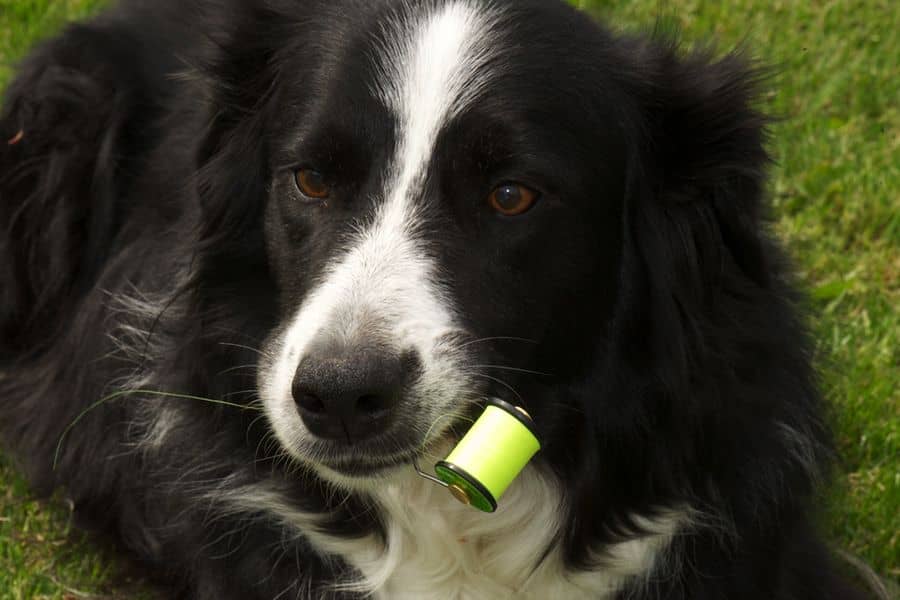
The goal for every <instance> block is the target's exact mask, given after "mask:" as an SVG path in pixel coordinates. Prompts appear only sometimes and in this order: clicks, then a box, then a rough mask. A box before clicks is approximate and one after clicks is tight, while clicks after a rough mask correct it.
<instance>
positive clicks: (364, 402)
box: [356, 394, 391, 417]
mask: <svg viewBox="0 0 900 600" xmlns="http://www.w3.org/2000/svg"><path fill="white" fill-rule="evenodd" d="M390 405H391V403H390V402H389V401H388V399H386V398H383V397H381V396H378V395H375V394H366V395H365V396H360V398H359V400H357V401H356V410H357V411H358V412H359V413H361V414H363V415H365V416H368V417H377V416H379V415H381V414H382V413H384V412H385V411H387V410H388V409H389V408H390Z"/></svg>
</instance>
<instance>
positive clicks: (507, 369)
mask: <svg viewBox="0 0 900 600" xmlns="http://www.w3.org/2000/svg"><path fill="white" fill-rule="evenodd" d="M472 367H473V368H475V369H498V370H501V371H515V372H516V373H526V374H528V375H541V376H543V377H553V376H554V375H553V374H552V373H544V372H542V371H532V370H530V369H520V368H518V367H506V366H503V365H472Z"/></svg>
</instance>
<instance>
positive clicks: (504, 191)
mask: <svg viewBox="0 0 900 600" xmlns="http://www.w3.org/2000/svg"><path fill="white" fill-rule="evenodd" d="M538 196H539V194H538V192H536V191H534V190H533V189H531V188H529V187H525V186H524V185H522V184H520V183H504V184H503V185H501V186H499V187H497V188H494V191H493V192H491V195H490V196H489V197H488V200H490V203H491V207H492V208H493V209H494V210H496V211H497V212H498V213H500V214H501V215H504V216H507V217H515V216H516V215H521V214H523V213H525V212H527V211H528V210H529V209H530V208H531V207H532V206H534V203H535V202H537V199H538Z"/></svg>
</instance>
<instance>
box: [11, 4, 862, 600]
mask: <svg viewBox="0 0 900 600" xmlns="http://www.w3.org/2000/svg"><path fill="white" fill-rule="evenodd" d="M765 76H766V74H765V70H764V69H762V68H761V67H759V66H758V65H757V64H756V63H755V62H754V61H753V60H751V59H749V58H747V57H746V55H745V54H744V53H742V52H740V51H737V52H733V53H731V54H727V55H724V56H717V55H715V54H714V53H712V52H711V51H708V50H695V51H682V50H680V49H679V47H678V44H677V43H676V42H675V41H674V40H673V39H671V37H667V36H664V35H656V36H654V35H640V34H623V33H616V32H613V31H612V30H610V29H608V28H605V27H604V26H602V25H600V24H597V23H595V22H594V21H593V20H592V19H591V18H589V17H588V16H586V15H585V14H583V13H581V12H578V11H576V10H575V9H574V8H572V7H570V6H568V5H566V4H564V3H562V2H555V1H550V0H516V1H515V2H501V1H499V0H496V1H495V0H328V1H327V2H325V1H322V0H307V1H304V2H300V1H297V0H177V1H176V0H155V1H154V2H153V3H148V2H141V1H139V0H130V1H124V2H121V3H120V4H119V5H117V6H116V7H114V8H111V9H108V10H107V11H106V12H104V13H102V14H101V15H100V16H98V17H96V18H95V19H94V20H91V21H88V22H85V23H81V24H75V25H72V26H70V27H68V29H66V30H65V31H64V32H63V33H61V34H60V35H58V36H57V37H55V38H53V39H51V40H49V41H47V42H45V43H44V44H43V45H41V46H40V47H39V48H37V49H36V50H35V51H34V52H33V53H32V54H31V55H30V56H29V57H28V58H27V59H26V60H25V61H24V62H23V63H22V65H21V66H20V69H19V73H18V76H17V78H16V79H15V80H14V81H13V82H12V84H11V85H10V87H9V88H8V90H7V92H6V99H5V103H4V109H3V112H2V117H0V133H2V137H0V226H2V229H0V231H2V232H3V233H2V235H3V237H2V239H0V244H2V252H0V283H2V292H0V365H2V373H3V377H2V379H0V398H2V400H0V414H2V425H0V430H2V437H3V440H4V444H5V447H6V448H7V449H8V451H9V452H10V453H12V455H14V456H15V457H17V460H18V464H19V465H20V466H21V469H22V470H23V472H25V473H26V474H27V475H28V477H29V478H30V481H31V482H32V484H33V486H34V489H35V490H36V491H37V492H39V493H49V492H50V491H51V490H54V489H56V488H59V487H62V488H64V489H65V491H66V493H67V494H68V495H69V497H70V498H71V499H72V501H73V503H74V506H75V507H76V514H77V515H78V517H79V519H80V520H81V521H82V522H83V523H84V524H85V526H86V527H89V528H91V529H93V530H94V531H98V532H105V533H107V534H110V535H112V536H113V537H114V538H115V539H116V540H118V543H119V544H120V547H121V548H123V549H124V550H125V551H127V553H128V555H129V556H131V557H133V558H134V559H135V560H136V561H138V563H139V564H140V565H142V566H143V568H145V569H146V570H147V572H148V573H151V574H152V575H153V576H154V577H155V578H156V579H157V580H158V581H159V582H160V585H164V586H166V588H165V589H168V590H169V593H170V594H172V595H173V596H174V597H183V598H198V599H217V600H220V599H225V598H241V599H247V598H260V599H273V598H282V599H283V598H316V599H318V598H369V597H370V598H387V599H404V598H410V599H412V598H416V599H419V598H436V599H443V598H465V599H476V600H479V599H493V598H505V597H525V598H541V599H545V598H565V599H580V598H592V599H603V600H613V599H616V600H626V599H627V600H644V599H658V598H665V599H670V600H676V599H690V600H712V599H728V600H741V599H754V600H759V599H777V600H787V599H792V600H800V599H809V600H813V599H814V600H829V599H831V600H838V599H840V600H844V599H849V598H857V597H858V595H857V592H855V591H854V590H853V589H852V588H851V586H850V585H848V584H847V583H845V582H844V581H843V580H842V578H841V577H840V576H839V575H838V574H837V572H836V570H835V568H834V565H833V564H832V563H831V559H830V558H829V554H828V551H827V549H826V546H825V545H824V544H823V542H822V541H821V540H820V539H819V538H818V536H817V534H816V532H815V530H814V527H813V525H812V521H813V518H812V516H811V515H813V514H814V510H813V502H812V498H813V495H814V492H815V490H816V489H817V484H818V482H819V481H820V480H821V479H823V478H825V477H826V476H827V474H828V465H829V461H830V460H831V454H832V451H831V444H830V441H829V432H828V428H827V426H826V424H825V422H824V418H823V414H824V408H823V401H822V398H821V395H820V393H819V391H817V388H816V377H815V373H814V371H813V369H812V367H811V365H810V347H811V345H810V340H809V336H808V334H807V331H806V328H805V325H804V323H803V318H802V315H801V314H800V311H799V309H798V305H799V304H800V302H801V301H802V296H800V294H799V293H798V292H797V291H796V286H795V284H794V283H792V281H791V274H790V273H791V271H790V265H789V263H788V262H787V261H786V260H785V257H784V254H783V252H782V251H781V250H780V248H779V245H778V243H777V241H775V240H774V239H773V238H772V237H771V236H770V235H769V231H768V227H767V220H766V219H767V208H766V207H767V204H766V198H765V190H766V187H765V186H766V183H765V182H766V171H767V166H768V164H769V162H770V159H769V156H768V155H767V152H766V148H765V146H766V136H767V125H768V123H769V119H768V117H767V116H766V115H765V114H763V113H762V112H761V111H760V110H759V108H758V107H757V104H758V102H757V100H758V96H759V90H760V87H761V83H762V82H763V81H764V79H765ZM489 398H500V399H503V400H505V401H507V402H509V403H510V404H513V405H515V406H518V407H521V408H523V409H524V410H526V411H527V412H528V413H529V414H530V415H531V416H532V418H533V421H534V427H535V429H536V432H537V434H538V437H539V438H540V440H541V443H542V449H541V450H540V452H539V453H538V454H537V456H536V457H535V458H534V460H533V461H532V462H531V463H530V464H529V466H527V467H526V468H525V470H524V471H523V473H522V474H521V475H520V476H519V477H518V478H517V479H516V480H515V481H514V482H513V484H512V486H511V487H510V489H509V491H508V492H507V493H506V494H505V495H504V496H503V498H502V499H501V500H500V502H499V507H498V508H497V510H496V512H495V513H492V514H487V513H482V512H479V511H477V510H475V509H473V508H472V507H469V506H465V505H463V504H461V503H458V502H456V500H455V499H454V498H453V497H452V496H451V495H449V494H447V492H446V490H444V489H441V487H439V486H437V485H435V484H433V483H432V482H431V481H428V480H426V479H424V478H422V477H420V476H419V475H418V474H417V473H416V469H415V468H414V466H415V465H416V464H422V465H423V466H424V467H425V468H426V470H427V467H428V465H429V464H433V462H434V460H437V459H440V458H442V457H444V456H446V453H447V452H448V451H449V449H450V448H452V446H453V445H454V444H455V443H457V442H458V441H459V439H460V438H461V436H462V435H464V434H465V432H466V431H467V430H468V428H469V427H470V425H471V423H472V421H473V420H474V419H476V418H477V417H478V415H479V414H480V413H481V411H482V409H483V408H484V405H485V401H486V399H489Z"/></svg>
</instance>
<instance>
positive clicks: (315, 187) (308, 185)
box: [295, 169, 331, 200]
mask: <svg viewBox="0 0 900 600" xmlns="http://www.w3.org/2000/svg"><path fill="white" fill-rule="evenodd" d="M295 176H296V179H297V188H298V189H299V190H300V193H302V194H303V195H304V196H306V197H307V198H312V199H313V200H325V199H326V198H328V196H329V194H331V188H330V187H329V186H328V183H327V182H326V181H325V176H324V175H322V174H321V173H319V172H318V171H315V170H313V169H300V170H298V171H297V173H296V174H295Z"/></svg>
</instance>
